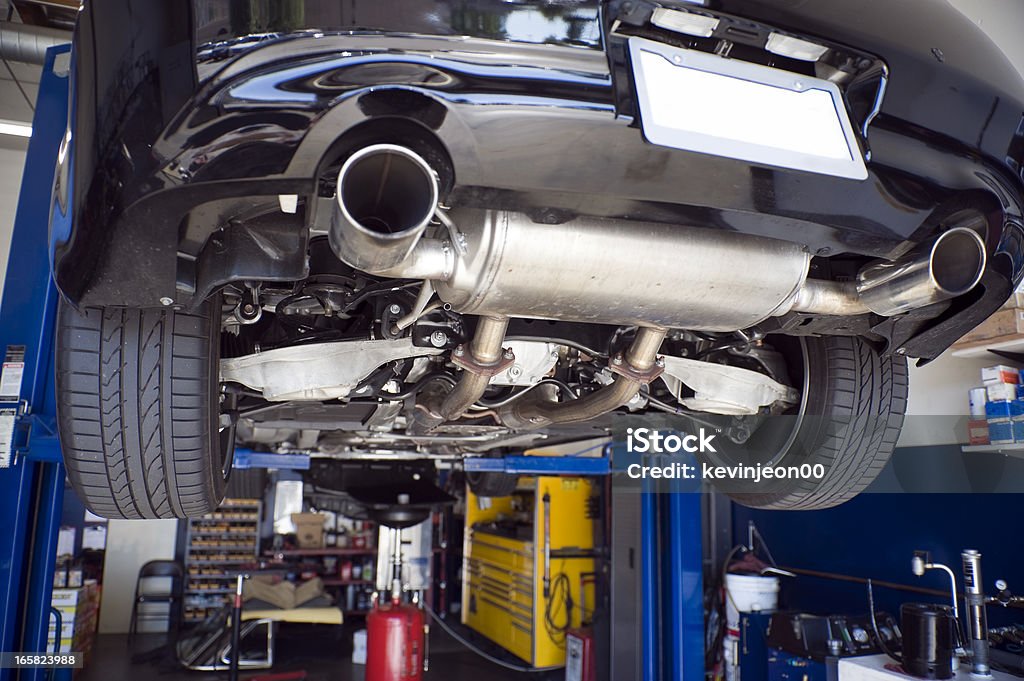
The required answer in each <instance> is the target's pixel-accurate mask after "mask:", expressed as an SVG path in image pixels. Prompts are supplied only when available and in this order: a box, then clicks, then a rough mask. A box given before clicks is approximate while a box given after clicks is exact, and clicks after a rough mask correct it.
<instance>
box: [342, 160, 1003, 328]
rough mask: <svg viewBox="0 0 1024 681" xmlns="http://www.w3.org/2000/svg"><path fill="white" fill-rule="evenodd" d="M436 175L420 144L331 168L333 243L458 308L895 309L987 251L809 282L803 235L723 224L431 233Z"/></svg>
mask: <svg viewBox="0 0 1024 681" xmlns="http://www.w3.org/2000/svg"><path fill="white" fill-rule="evenodd" d="M436 201H437V178H436V176H435V175H434V173H433V172H432V171H431V170H430V168H429V166H428V165H427V163H426V162H425V161H424V160H423V159H421V158H420V157H419V156H417V155H416V154H415V153H414V152H412V151H410V150H408V149H405V148H403V147H398V146H394V145H375V146H372V147H367V148H366V149H363V150H360V151H359V152H356V153H355V154H354V155H353V156H352V157H351V158H349V160H348V161H347V162H346V163H345V164H344V166H343V167H342V169H341V172H340V173H339V177H338V194H337V206H336V211H335V215H334V220H333V222H332V225H331V233H330V239H331V245H332V246H333V247H334V250H335V252H336V253H337V254H338V256H339V257H340V258H341V259H342V260H344V261H345V262H346V263H348V264H349V265H352V266H353V267H355V268H357V269H360V270H363V271H366V272H369V273H371V274H377V275H381V276H391V277H402V278H419V279H428V280H431V281H432V283H433V285H434V287H435V289H436V290H437V292H438V295H439V296H440V297H441V299H442V300H444V301H445V302H446V303H449V304H451V306H452V307H453V308H454V309H455V310H457V311H459V312H462V313H467V314H477V315H498V316H505V317H527V318H538V319H555V320H562V321H578V322H593V323H602V324H620V325H636V326H648V327H661V328H679V329H691V330H697V331H736V330H739V329H744V328H748V327H751V326H754V325H756V324H758V323H760V322H762V321H764V320H765V319H767V318H769V317H772V316H780V315H783V314H786V313H788V312H791V311H793V312H805V313H812V314H821V315H841V316H850V315H859V314H866V313H868V312H874V313H876V314H879V315H882V316H892V315H896V314H900V313H902V312H906V311H908V310H912V309H915V308H918V307H923V306H925V305H929V304H932V303H935V302H939V301H942V300H946V299H949V298H953V297H955V296H958V295H962V294H964V293H966V292H968V291H970V290H971V289H972V288H973V287H974V286H975V285H977V283H978V281H979V280H980V279H981V275H982V273H983V272H984V269H985V257H986V256H985V247H984V243H983V242H982V240H981V237H979V236H978V234H977V233H975V232H973V231H972V230H969V229H966V228H956V229H951V230H948V231H946V232H943V233H942V234H940V235H939V236H938V237H936V238H935V239H933V240H931V241H929V242H926V243H924V244H921V245H919V246H918V247H916V248H914V249H913V250H912V251H910V252H909V253H907V254H906V255H904V256H903V257H901V258H899V259H897V260H894V261H891V262H890V261H878V262H875V263H872V264H869V265H868V266H866V267H865V268H864V269H863V270H861V272H860V273H859V275H858V277H857V280H856V281H855V282H849V283H843V282H834V281H823V280H817V279H808V278H807V273H808V268H809V265H810V259H811V257H810V255H809V254H808V253H807V250H806V249H805V248H804V247H802V246H800V245H799V244H795V243H791V242H787V241H780V240H777V239H768V238H764V237H757V236H751V235H742V234H738V233H735V232H728V231H723V230H713V229H705V228H699V227H685V226H679V225H667V224H662V223H650V222H638V221H632V220H610V219H600V218H591V217H578V218H575V219H573V220H569V221H567V222H564V223H560V224H554V225H550V224H539V223H536V222H534V221H532V220H531V219H530V218H529V217H528V216H526V215H523V214H520V213H512V212H507V211H491V210H479V209H460V210H453V211H451V213H450V215H449V217H450V218H451V219H452V221H453V222H454V224H455V225H456V226H457V227H458V229H459V230H460V231H461V233H462V237H463V238H462V241H463V243H461V244H460V248H459V249H455V248H453V247H452V246H451V242H450V239H449V235H448V233H447V232H446V231H443V230H440V232H439V233H437V234H434V235H431V236H427V234H426V232H427V231H428V223H429V222H430V219H431V216H432V215H433V214H434V211H435V209H436Z"/></svg>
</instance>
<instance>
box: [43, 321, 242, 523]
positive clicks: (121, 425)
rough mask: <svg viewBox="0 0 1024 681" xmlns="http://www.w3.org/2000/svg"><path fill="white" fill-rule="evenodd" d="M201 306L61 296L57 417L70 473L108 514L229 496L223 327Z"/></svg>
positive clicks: (158, 510) (202, 503)
mask: <svg viewBox="0 0 1024 681" xmlns="http://www.w3.org/2000/svg"><path fill="white" fill-rule="evenodd" d="M213 311H214V307H213V305H212V304H211V303H209V302H207V303H204V305H203V306H202V307H201V308H200V310H199V311H198V312H197V313H195V314H191V313H186V312H179V311H174V310H168V309H128V308H91V309H84V310H82V311H81V312H79V311H77V310H75V309H74V308H73V307H71V306H70V305H69V304H67V303H65V302H63V301H62V302H61V304H60V310H59V312H58V317H57V343H56V345H57V351H56V355H57V356H56V363H57V419H58V427H59V430H60V439H61V448H62V450H63V453H64V464H65V466H66V467H67V472H68V479H69V480H70V481H71V484H72V486H73V487H74V489H75V491H76V492H77V493H78V495H79V497H81V499H82V501H84V502H85V505H86V506H87V507H88V508H89V510H91V511H92V512H93V513H96V514H97V515H100V516H103V517H105V518H128V519H138V518H189V517H196V516H201V515H203V514H204V513H208V512H210V511H212V510H213V509H215V508H216V507H217V506H218V505H219V504H220V502H221V500H222V499H223V498H224V491H225V489H226V486H227V477H228V473H229V472H230V465H231V452H232V450H233V442H232V440H233V431H232V429H226V430H225V431H224V432H223V433H221V432H220V431H219V429H218V422H219V385H220V383H219V380H218V377H219V356H220V352H219V349H220V324H219V322H216V321H214V317H213Z"/></svg>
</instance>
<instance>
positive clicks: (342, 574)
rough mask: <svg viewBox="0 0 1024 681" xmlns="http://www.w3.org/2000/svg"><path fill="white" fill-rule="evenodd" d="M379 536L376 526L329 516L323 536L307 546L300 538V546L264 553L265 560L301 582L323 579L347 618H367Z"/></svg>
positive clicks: (265, 551)
mask: <svg viewBox="0 0 1024 681" xmlns="http://www.w3.org/2000/svg"><path fill="white" fill-rule="evenodd" d="M298 534H300V535H301V534H302V533H298ZM376 535H377V525H376V523H372V522H369V521H365V520H362V521H357V520H354V519H349V518H344V517H338V516H334V517H331V516H327V519H325V527H324V530H323V532H322V533H320V535H319V536H318V537H312V538H309V539H306V540H305V541H306V545H303V540H302V539H301V538H297V540H298V541H299V546H294V544H293V543H292V540H288V542H287V543H285V544H284V545H283V546H281V545H280V544H277V546H278V548H272V549H264V550H263V552H262V558H263V560H264V561H269V564H268V567H270V568H275V569H284V570H285V571H287V572H288V573H293V574H295V575H296V576H298V577H299V578H300V579H303V580H305V579H310V578H313V577H319V578H320V579H321V581H322V582H323V585H324V588H325V590H326V591H327V592H328V593H329V594H330V595H331V596H332V597H333V598H334V602H335V603H336V604H337V605H338V606H339V607H340V608H341V609H342V611H343V613H344V615H345V616H347V617H358V616H363V615H366V613H367V612H368V611H369V609H370V603H371V595H372V593H373V591H374V588H375V584H376V583H375V577H376V574H377V547H376V546H375V544H376V541H375V538H376ZM309 542H312V545H310V543H309ZM339 543H343V545H342V546H339V545H338V544H339Z"/></svg>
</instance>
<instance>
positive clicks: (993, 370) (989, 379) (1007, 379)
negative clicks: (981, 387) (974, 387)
mask: <svg viewBox="0 0 1024 681" xmlns="http://www.w3.org/2000/svg"><path fill="white" fill-rule="evenodd" d="M981 382H982V383H984V384H985V385H989V384H990V383H1012V384H1013V385H1017V384H1018V383H1020V369H1018V368H1016V367H1011V366H1007V365H1005V364H997V365H995V366H991V367H982V369H981Z"/></svg>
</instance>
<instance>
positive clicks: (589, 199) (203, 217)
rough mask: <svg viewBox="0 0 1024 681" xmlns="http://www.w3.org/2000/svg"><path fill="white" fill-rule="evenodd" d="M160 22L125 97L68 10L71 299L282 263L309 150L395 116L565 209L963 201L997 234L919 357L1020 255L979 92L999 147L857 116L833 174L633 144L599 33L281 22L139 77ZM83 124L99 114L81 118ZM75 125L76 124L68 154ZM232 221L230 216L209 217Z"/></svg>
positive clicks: (313, 197)
mask: <svg viewBox="0 0 1024 681" xmlns="http://www.w3.org/2000/svg"><path fill="white" fill-rule="evenodd" d="M84 14H85V15H86V16H85V17H84V18H83V24H84V23H85V22H86V21H88V20H89V18H90V17H89V16H88V12H86V13H84ZM172 29H173V27H169V28H168V29H167V31H165V32H164V33H163V34H161V35H160V36H159V38H160V39H159V40H158V41H156V42H154V44H153V46H152V47H151V49H149V50H148V51H147V50H142V51H141V53H140V51H139V50H138V49H136V51H135V52H133V53H130V54H132V55H133V56H134V58H135V61H136V63H144V64H146V65H147V66H146V67H147V68H148V69H149V71H148V72H146V73H148V75H145V74H142V75H140V77H139V78H138V85H137V87H136V88H135V89H134V90H133V91H132V92H131V94H130V95H128V96H127V98H126V99H125V98H124V95H123V94H122V95H120V97H121V98H122V99H118V98H116V97H112V96H106V98H105V94H106V93H107V91H104V90H103V89H102V88H101V87H100V84H101V83H102V82H103V80H102V74H100V73H97V72H95V71H94V64H103V63H107V62H110V61H111V59H103V58H99V59H97V58H95V57H96V56H97V54H96V53H97V52H102V51H104V50H106V49H108V48H107V46H105V45H104V44H102V43H100V42H97V40H96V37H95V36H93V35H92V34H91V33H90V32H89V31H88V30H87V28H86V29H83V27H80V29H79V35H78V40H77V44H76V50H78V53H79V54H78V59H77V60H76V64H78V66H77V68H76V73H75V77H76V85H77V91H78V92H80V93H82V94H81V95H80V99H79V101H78V107H77V111H78V120H76V122H75V131H76V135H75V136H76V141H75V146H76V156H75V158H76V161H75V165H76V167H75V183H74V187H75V196H74V197H73V206H74V229H73V230H72V234H71V237H70V239H69V240H68V241H67V242H66V243H63V244H57V245H56V256H55V274H56V279H57V283H58V286H59V287H60V288H61V290H62V292H63V293H64V294H65V295H66V296H67V297H68V298H69V299H71V300H72V301H73V302H75V303H77V304H81V305H87V306H92V305H127V306H152V305H158V304H160V303H159V301H160V300H161V299H164V298H170V299H171V300H173V301H175V302H176V303H180V304H183V305H190V304H192V303H193V302H195V299H196V298H199V297H202V296H203V295H204V294H205V292H207V291H209V290H210V289H211V287H213V286H215V285H217V284H218V283H223V281H225V280H226V278H227V279H244V278H266V279H278V280H294V279H298V278H301V277H303V276H304V274H305V271H304V267H305V259H304V257H303V254H304V253H305V239H306V234H305V231H304V230H303V227H304V226H306V225H307V224H310V223H315V221H316V220H317V215H316V213H317V208H318V206H317V204H318V200H317V198H318V196H319V195H321V194H323V193H324V192H325V190H324V186H323V185H324V177H323V175H324V170H325V169H324V167H323V165H322V163H323V159H324V155H325V153H326V152H327V150H330V149H332V148H334V147H336V145H337V144H338V141H339V139H342V138H343V137H344V136H345V134H346V133H349V132H351V131H353V130H358V129H360V126H363V125H365V124H368V123H371V122H374V121H381V120H389V121H393V120H395V119H401V120H402V121H403V123H405V124H411V125H412V126H413V127H414V128H416V129H420V130H422V131H423V134H424V135H428V136H432V137H433V138H434V139H436V140H437V141H439V142H440V144H441V145H443V147H444V149H445V150H446V152H447V153H448V155H450V157H451V160H452V164H453V167H454V169H455V178H454V179H455V186H454V190H453V193H452V195H451V196H450V197H449V200H450V202H452V203H453V204H455V203H457V204H462V205H469V206H474V205H475V206H487V207H493V208H504V209H509V210H517V211H524V212H527V213H531V214H534V215H537V216H538V219H540V220H545V219H557V218H558V214H559V213H577V214H583V215H596V216H609V217H619V218H623V217H625V218H633V219H642V220H652V221H659V222H667V223H676V224H699V225H703V226H710V227H717V228H721V229H728V230H734V231H739V232H742V233H748V234H757V235H761V236H769V237H773V238H778V239H784V240H788V241H795V242H798V243H801V244H805V245H806V246H807V247H808V248H809V249H810V250H811V252H812V253H815V254H817V255H822V256H826V255H836V254H841V253H850V254H858V255H863V256H870V257H886V256H891V255H893V254H896V253H898V252H900V251H901V250H902V249H903V248H905V247H906V243H907V242H908V241H918V240H921V239H922V238H924V237H925V236H927V234H928V233H929V232H931V231H933V230H934V229H936V228H937V227H938V225H939V224H940V223H941V221H942V218H943V217H945V215H946V214H947V213H952V212H955V211H956V210H957V209H958V208H961V207H963V206H966V205H969V206H973V207H975V208H980V209H982V210H983V211H984V212H985V213H986V216H987V218H988V221H989V234H988V236H987V243H988V246H989V250H990V252H991V253H993V254H998V255H995V256H994V257H992V258H990V260H991V263H992V264H991V265H990V268H989V273H988V275H987V277H986V280H985V283H984V284H983V286H984V288H983V289H979V291H978V295H977V299H975V300H973V301H972V303H971V304H970V305H968V306H967V307H966V308H965V309H963V310H951V312H949V313H947V315H946V317H948V319H947V318H946V317H943V318H939V319H938V320H935V321H934V324H933V327H934V328H935V329H938V330H937V331H933V335H937V337H936V338H935V339H934V340H933V341H931V342H929V344H928V348H921V349H920V350H918V351H917V354H918V355H920V356H930V355H931V354H933V352H934V348H936V347H939V346H941V347H942V348H944V347H945V346H946V345H948V344H949V343H951V342H952V341H953V340H955V339H956V338H957V337H958V336H959V334H960V333H962V331H959V329H960V328H961V327H964V325H965V324H969V325H968V326H966V328H964V329H963V331H966V330H967V329H969V328H971V327H972V326H973V324H974V323H976V321H975V322H972V320H973V318H974V317H975V316H977V315H981V317H980V318H979V319H978V321H980V319H983V318H984V316H987V314H988V313H990V312H991V311H994V310H995V309H997V308H998V307H999V306H1000V305H1001V304H1002V303H1003V302H1004V300H1005V298H1006V296H1008V295H1009V292H1010V291H1012V290H1013V287H1014V286H1016V284H1017V283H1019V281H1020V279H1021V277H1022V275H1024V244H1022V237H1021V228H1020V227H1019V225H1022V224H1024V200H1022V185H1021V179H1020V177H1019V175H1015V174H1014V173H1013V172H1012V166H1013V162H1014V161H1013V159H1014V158H1015V156H1014V154H1016V155H1018V156H1019V155H1020V151H1019V150H1017V151H1014V149H1013V148H1012V146H1013V144H1015V143H1016V142H1018V141H1019V138H1018V137H1015V136H1014V132H1015V130H1016V129H1014V130H1011V129H1010V128H1009V119H1008V118H1007V116H1006V115H1004V112H1002V110H1001V109H998V107H997V109H998V110H995V109H994V111H995V113H994V114H993V116H992V119H991V121H990V122H989V123H988V128H987V129H986V131H984V133H985V134H984V135H983V136H982V137H979V139H982V138H983V139H984V141H985V145H987V146H991V145H992V144H993V142H992V140H993V139H1002V140H1005V143H1004V144H1003V145H1002V146H1004V147H1005V148H1004V153H1003V156H1002V157H1001V158H994V157H993V156H992V155H991V154H987V153H984V152H983V150H982V148H980V147H979V148H971V147H969V146H967V145H965V144H964V143H962V142H959V141H957V140H955V139H950V138H948V137H944V136H943V135H940V134H937V133H936V132H935V131H933V130H928V129H923V128H921V127H920V126H918V125H916V124H914V123H913V122H911V121H907V120H904V119H900V118H896V117H894V116H889V115H881V116H879V117H878V118H877V119H876V120H875V121H874V123H873V124H872V126H871V128H870V132H869V142H870V150H871V159H870V161H869V162H868V164H867V166H868V173H869V177H868V179H867V180H865V181H855V180H847V179H841V178H835V177H828V176H823V175H815V174H810V173H805V172H799V171H790V170H783V169H777V168H771V167H762V166H752V165H750V164H747V163H744V162H742V161H736V160H732V159H726V158H720V157H715V156H708V155H703V154H696V153H691V152H685V151H677V150H673V149H668V148H664V147H657V146H653V145H651V144H649V143H647V142H646V141H645V140H644V139H643V135H642V132H641V130H640V127H639V125H638V122H637V120H636V118H635V116H634V115H633V113H635V112H631V110H630V109H629V103H628V101H626V102H624V101H623V97H622V95H621V93H620V92H619V90H621V88H622V83H623V79H624V78H627V79H628V76H623V74H622V73H621V65H619V66H617V65H616V59H615V57H614V49H613V48H614V46H612V47H611V48H609V49H610V54H611V55H612V57H611V58H610V59H609V57H608V56H607V55H606V54H605V52H604V51H602V50H600V49H593V48H588V47H567V46H559V45H546V46H538V45H532V44H526V43H516V42H506V41H496V40H491V39H480V38H465V37H439V36H422V35H387V34H355V35H352V34H344V35H323V36H322V37H314V36H313V35H312V34H309V33H303V34H298V35H295V36H291V37H288V38H284V39H281V40H278V41H276V42H275V41H271V42H268V43H267V44H266V45H265V46H261V47H258V48H256V49H252V50H250V51H248V52H246V53H244V54H242V55H241V56H239V57H237V58H235V59H234V60H233V61H230V62H228V63H227V65H226V66H225V67H224V68H222V69H220V70H219V71H217V72H216V73H215V74H214V75H212V76H210V77H209V78H207V79H205V80H204V81H203V82H202V83H201V84H200V83H199V82H198V79H196V77H195V72H194V71H192V72H190V73H191V74H192V75H191V79H190V78H186V77H185V76H181V77H180V78H179V79H178V80H179V81H180V82H173V81H166V80H164V81H159V82H162V83H163V85H161V86H160V89H159V91H154V90H153V89H152V88H153V87H156V86H153V85H152V83H153V79H154V77H155V75H154V74H159V75H160V76H161V77H162V75H163V74H164V73H165V72H167V71H168V70H169V69H170V68H171V67H170V66H168V65H167V64H165V63H164V61H162V60H161V59H155V57H153V55H159V54H163V53H162V52H161V50H162V49H164V48H167V46H168V45H171V44H172V43H173V44H175V45H177V47H176V48H175V49H177V50H178V53H179V54H182V53H183V52H184V50H183V48H181V47H180V44H178V43H176V42H175V41H176V40H177V39H178V38H180V37H181V36H182V35H184V34H183V33H181V34H180V35H179V34H176V33H175V31H174V30H172ZM179 33H180V32H179ZM158 43H159V44H158ZM161 45H162V46H163V47H160V46H161ZM110 49H113V48H110ZM83 53H85V54H89V55H90V56H92V57H93V58H92V59H83V58H82V55H83ZM126 54H128V53H126ZM146 55H149V57H153V58H146ZM154 59H155V61H154ZM617 69H618V70H617ZM158 80H159V79H158ZM168 88H169V89H168ZM190 88H191V90H190ZM90 97H92V98H93V99H90ZM147 97H149V98H152V99H151V100H147ZM996 99H997V101H998V97H996ZM1005 99H1006V101H1007V102H1008V104H1007V106H1009V105H1012V102H1013V101H1014V100H1013V98H1012V97H1009V98H1005ZM179 102H180V104H179ZM1000 106H1001V105H1000ZM624 107H625V108H624ZM1019 111H1020V109H1019V108H1018V109H1017V116H1018V117H1019V115H1020V114H1019ZM111 117H117V118H118V122H117V127H116V129H114V128H110V126H111V125H113V124H112V123H111ZM997 125H998V126H1001V127H998V128H997ZM103 127H106V128H109V129H110V130H111V131H110V132H109V133H107V134H100V133H98V132H97V130H99V129H100V128H103ZM1004 128H1005V129H1004ZM90 132H91V134H90ZM83 139H84V140H90V139H95V140H97V141H96V142H94V143H93V145H92V146H91V148H88V149H86V150H85V152H84V153H83V152H82V151H81V149H82V143H81V140H83ZM293 194H294V195H298V196H299V210H298V212H297V213H296V214H294V215H289V214H284V213H281V212H280V211H279V210H278V209H277V208H276V206H277V200H278V199H277V197H278V196H279V195H293ZM239 222H249V223H251V225H250V226H251V227H252V228H251V229H245V230H232V229H230V226H231V225H232V224H235V223H239ZM261 230H262V231H261ZM218 235H219V237H218ZM254 235H255V236H254ZM211 236H213V237H214V238H213V239H211ZM218 238H220V241H219V242H218V241H217V239H218ZM268 243H269V244H271V245H270V247H269V248H268V247H267V244H268ZM954 318H955V319H954ZM957 320H959V321H957ZM954 334H955V335H954ZM908 347H909V346H908ZM940 350H941V348H940Z"/></svg>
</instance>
